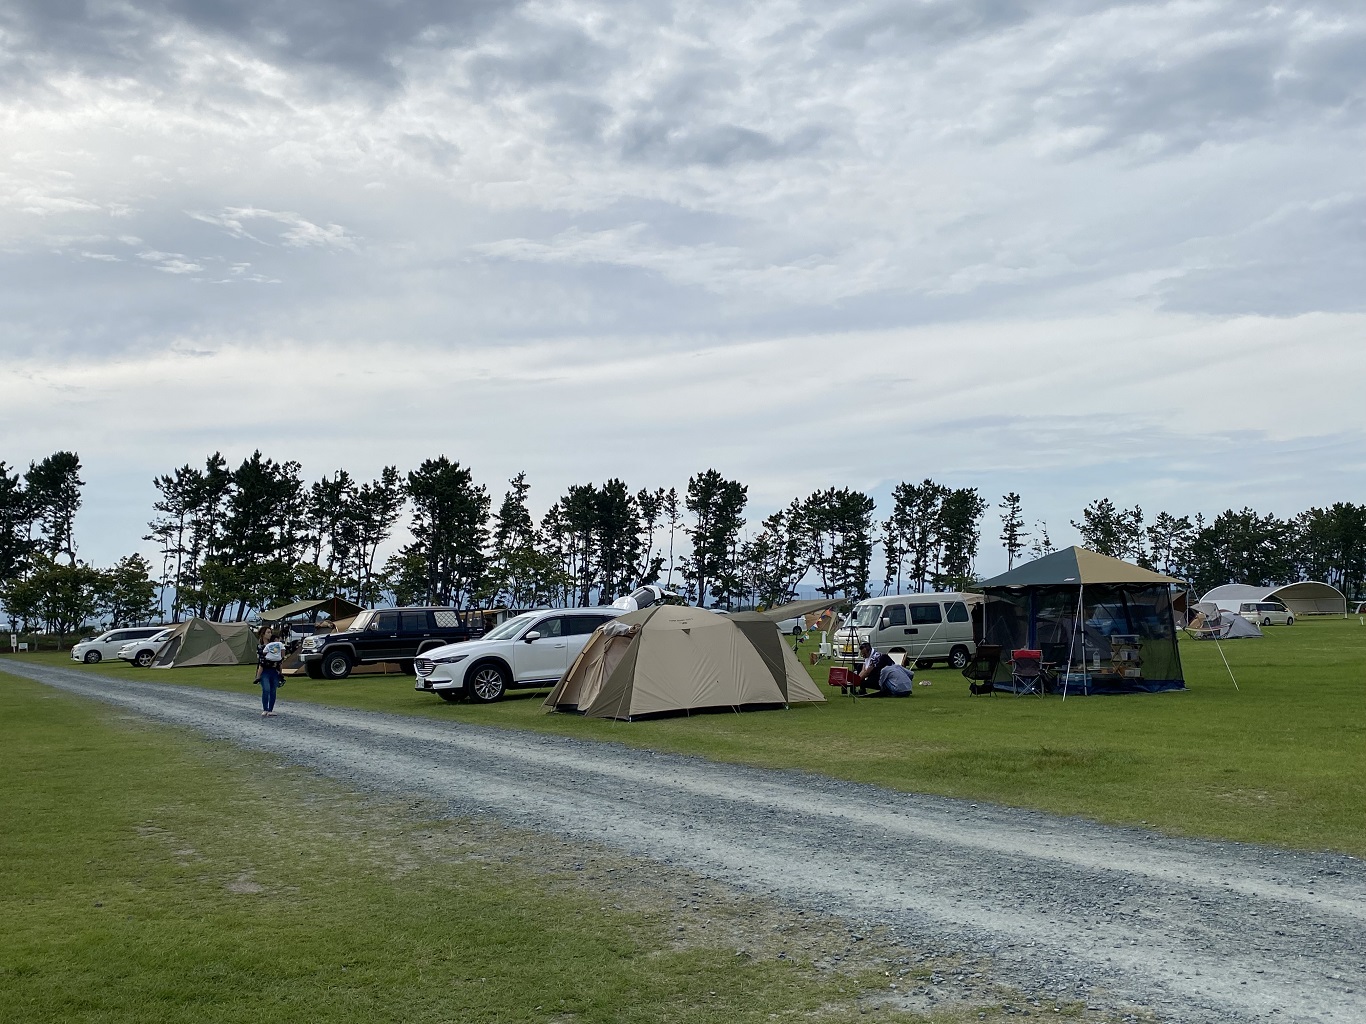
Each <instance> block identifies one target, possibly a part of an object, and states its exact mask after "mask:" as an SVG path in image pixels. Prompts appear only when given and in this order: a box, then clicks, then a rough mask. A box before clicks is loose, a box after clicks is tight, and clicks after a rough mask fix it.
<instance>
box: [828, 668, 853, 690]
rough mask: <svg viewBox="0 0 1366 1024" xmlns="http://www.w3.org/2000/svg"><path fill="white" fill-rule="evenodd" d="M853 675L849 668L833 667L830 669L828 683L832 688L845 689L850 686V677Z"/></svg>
mask: <svg viewBox="0 0 1366 1024" xmlns="http://www.w3.org/2000/svg"><path fill="white" fill-rule="evenodd" d="M851 675H853V673H852V672H850V671H849V670H848V669H847V668H839V667H838V666H832V667H831V669H830V678H829V679H828V680H826V682H828V683H829V684H830V685H831V686H839V687H845V686H848V685H849V677H850V676H851Z"/></svg>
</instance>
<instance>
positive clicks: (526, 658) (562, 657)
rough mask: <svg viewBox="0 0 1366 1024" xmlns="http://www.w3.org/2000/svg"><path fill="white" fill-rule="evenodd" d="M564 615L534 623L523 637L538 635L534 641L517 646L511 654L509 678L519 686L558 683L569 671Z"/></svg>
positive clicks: (521, 641)
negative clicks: (553, 681)
mask: <svg viewBox="0 0 1366 1024" xmlns="http://www.w3.org/2000/svg"><path fill="white" fill-rule="evenodd" d="M566 618H568V616H565V615H550V616H547V617H546V618H544V619H540V620H538V621H537V622H536V623H535V624H534V625H533V626H532V627H531V628H530V629H529V630H527V633H526V634H525V635H530V634H531V633H539V634H540V636H538V637H537V638H536V639H535V640H527V639H525V635H524V637H523V639H522V640H519V641H518V642H517V645H516V647H515V648H514V650H513V654H512V674H513V678H514V679H515V680H516V681H517V682H519V683H533V682H543V681H545V680H547V679H549V680H558V679H559V678H560V676H562V675H563V674H564V670H565V669H566V668H568V667H569V653H568V652H569V646H568V643H567V642H566V639H565V635H564V627H565V619H566Z"/></svg>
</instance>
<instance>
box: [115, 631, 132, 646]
mask: <svg viewBox="0 0 1366 1024" xmlns="http://www.w3.org/2000/svg"><path fill="white" fill-rule="evenodd" d="M130 639H132V638H131V637H130V636H129V635H128V633H127V631H126V630H124V631H120V632H118V633H110V634H109V642H110V643H111V644H112V643H115V642H116V641H119V640H130Z"/></svg>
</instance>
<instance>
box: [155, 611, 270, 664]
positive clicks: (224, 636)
mask: <svg viewBox="0 0 1366 1024" xmlns="http://www.w3.org/2000/svg"><path fill="white" fill-rule="evenodd" d="M255 661H256V636H255V635H254V634H253V633H252V631H251V626H250V625H248V624H247V623H245V622H210V621H208V620H207V619H190V620H189V621H188V622H182V623H181V624H180V625H179V626H177V627H176V631H175V632H174V633H172V634H171V636H170V639H168V640H167V641H166V646H165V647H163V648H162V649H161V653H160V654H158V655H157V659H156V661H154V662H152V667H153V668H192V667H194V666H196V665H246V664H251V663H254V662H255Z"/></svg>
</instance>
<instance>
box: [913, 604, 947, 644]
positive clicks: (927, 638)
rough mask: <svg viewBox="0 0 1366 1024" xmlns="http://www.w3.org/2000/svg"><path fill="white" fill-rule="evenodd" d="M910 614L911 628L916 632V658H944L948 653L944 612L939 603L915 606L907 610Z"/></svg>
mask: <svg viewBox="0 0 1366 1024" xmlns="http://www.w3.org/2000/svg"><path fill="white" fill-rule="evenodd" d="M907 610H908V611H909V613H910V615H909V618H910V620H911V621H910V627H909V628H911V629H913V630H915V638H914V639H915V644H916V646H915V656H916V657H918V658H942V657H943V656H944V655H945V654H947V653H948V645H947V644H946V643H945V642H944V637H943V633H944V611H943V609H942V608H940V606H939V602H938V601H927V602H925V603H924V604H913V605H911V606H910V607H909V608H908V609H907Z"/></svg>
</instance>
